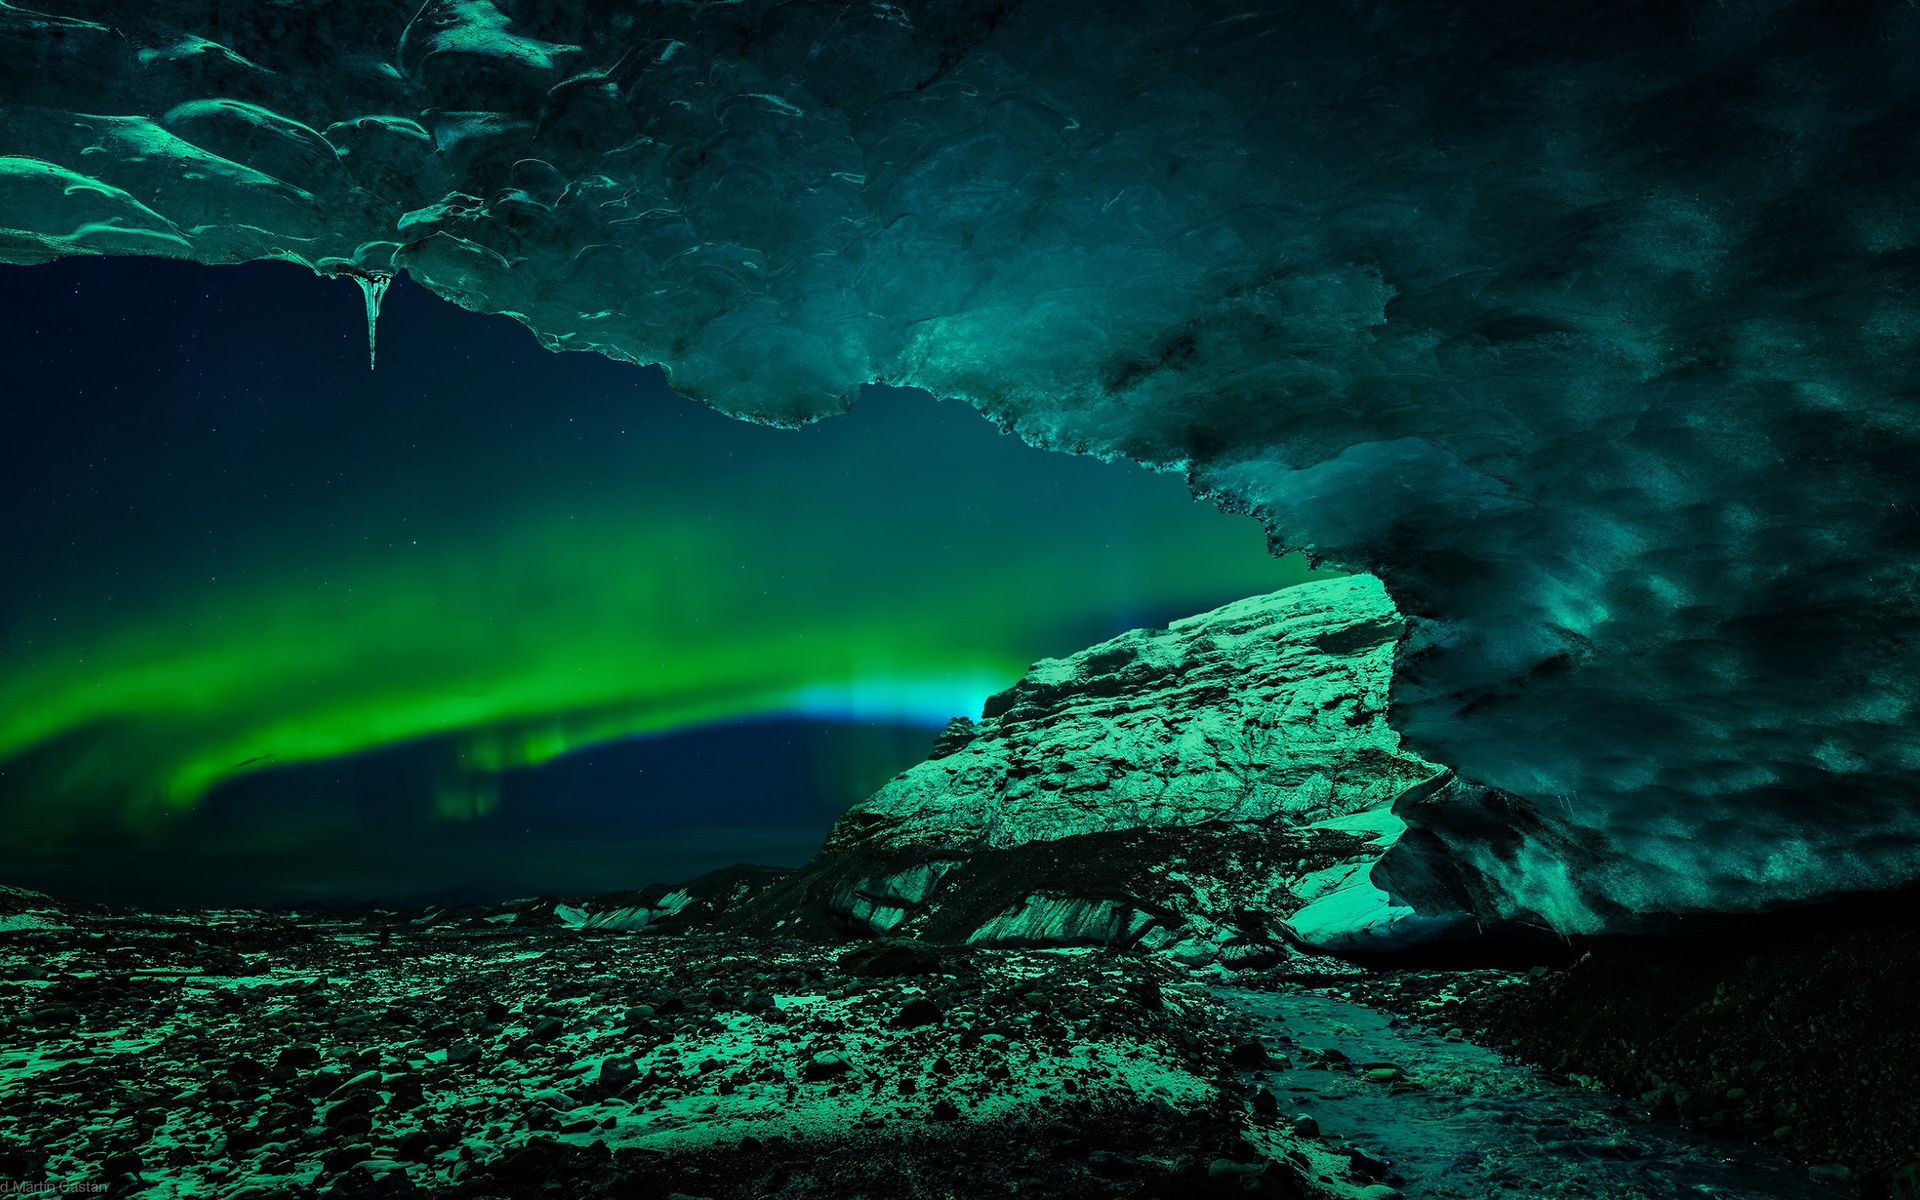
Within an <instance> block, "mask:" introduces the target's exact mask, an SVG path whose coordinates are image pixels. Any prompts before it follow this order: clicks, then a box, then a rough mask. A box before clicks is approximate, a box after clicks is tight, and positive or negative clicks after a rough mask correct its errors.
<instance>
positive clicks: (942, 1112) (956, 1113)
mask: <svg viewBox="0 0 1920 1200" xmlns="http://www.w3.org/2000/svg"><path fill="white" fill-rule="evenodd" d="M959 1117H960V1110H959V1109H958V1108H955V1107H954V1104H953V1101H951V1100H949V1099H947V1098H946V1097H945V1096H942V1097H941V1098H940V1099H938V1100H935V1101H934V1102H933V1119H934V1120H936V1121H953V1120H958V1119H959Z"/></svg>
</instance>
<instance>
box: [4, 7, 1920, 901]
mask: <svg viewBox="0 0 1920 1200" xmlns="http://www.w3.org/2000/svg"><path fill="white" fill-rule="evenodd" d="M0 41H3V42H4V47H3V48H0V54H4V61H5V62H6V63H7V64H8V66H7V69H6V70H5V71H3V72H0V95H3V96H4V111H0V129H4V131H5V137H4V141H0V149H3V150H4V151H5V156H4V157H0V225H4V226H5V227H6V228H5V230H4V231H3V232H0V257H4V258H5V259H7V260H10V261H14V262H34V261H41V260H45V259H48V258H52V257H56V256H60V255H66V254H77V253H110V254H162V255H174V256H181V257H192V258H196V259H200V260H202V261H206V262H229V261H238V260H245V259H254V258H263V257H272V258H285V259H292V260H295V261H299V262H304V263H307V264H310V265H312V266H314V267H315V268H317V269H319V270H321V271H323V272H358V273H361V274H363V275H365V276H367V277H370V278H373V277H378V276H381V275H384V274H386V273H389V272H393V271H397V270H404V271H405V272H407V274H408V275H409V276H410V277H412V278H414V279H416V280H419V281H420V282H422V283H424V284H426V285H427V286H428V287H430V288H432V289H434V290H435V291H438V292H440V293H441V294H443V295H446V296H449V297H452V298H454V299H456V300H458V301H459V302H460V303H462V304H465V305H467V306H469V307H472V308H476V309H481V310H485V311H494V312H508V313H511V314H514V315H515V316H517V317H519V318H520V319H521V320H523V321H524V322H526V323H527V324H528V325H530V326H531V327H533V328H534V329H535V330H536V331H537V332H538V333H539V334H540V336H541V337H542V338H543V340H545V341H546V342H547V344H549V345H551V346H552V347H554V348H562V349H581V350H598V351H601V352H603V353H605V354H609V355H612V356H615V357H620V358H627V359H632V360H635V361H639V362H652V361H660V362H662V363H664V364H665V365H666V367H667V369H668V370H669V372H670V374H671V378H672V381H673V383H674V386H675V387H676V388H678V389H680V390H682V391H684V392H685V393H687V394H688V395H692V396H695V397H698V398H700V399H704V400H706V401H708V402H710V403H712V404H713V405H715V406H716V407H718V408H720V409H722V410H724V411H727V412H730V413H734V414H738V415H741V416H747V417H752V418H755V419H759V420H764V421H770V422H776V423H800V422H805V421H808V420H810V419H813V418H815V417H818V416H821V415H823V414H827V413H832V412H836V411H839V410H841V409H843V408H844V407H846V406H847V405H848V404H849V403H850V402H851V401H852V399H853V397H854V396H855V394H856V390H857V388H858V387H859V385H861V384H862V383H864V382H868V381H876V380H877V381H886V382H895V383H904V384H916V385H920V386H923V387H926V388H929V389H931V390H933V391H934V392H936V393H937V394H940V395H944V396H953V397H960V398H964V399H966V400H967V401H969V402H971V403H972V404H973V405H975V406H976V407H977V408H979V409H980V410H981V411H982V412H984V413H985V414H987V415H988V416H990V417H991V418H993V419H994V420H996V421H998V422H1000V423H1002V424H1003V425H1007V426H1010V427H1012V428H1015V429H1017V430H1018V431H1019V432H1020V433H1021V434H1022V435H1023V436H1025V437H1026V438H1028V439H1029V440H1031V441H1034V442H1036V443H1039V444H1044V445H1048V446H1053V447H1058V448H1062V449H1068V450H1075V451H1085V452H1092V453H1098V454H1103V455H1125V456H1128V457H1131V458H1134V459H1137V460H1140V461H1142V462H1146V463H1150V464H1155V465H1162V466H1174V465H1177V466H1181V467H1184V468H1185V469H1186V470H1187V471H1188V472H1189V474H1190V477H1191V481H1192V483H1193V485H1194V487H1195V488H1196V489H1197V490H1199V491H1201V492H1203V493H1206V494H1209V495H1211V496H1213V497H1215V498H1216V499H1217V500H1218V501H1219V502H1220V503H1222V504H1223V505H1226V506H1228V507H1233V508H1240V509H1245V510H1249V511H1254V512H1256V513H1258V514H1259V515H1260V516H1261V517H1262V519H1263V520H1264V521H1265V522H1266V524H1267V527H1268V529H1269V531H1270V533H1271V536H1272V539H1273V541H1274V542H1275V544H1276V545H1281V546H1287V547H1311V548H1312V549H1313V550H1314V551H1315V553H1316V554H1317V555H1318V556H1320V557H1321V558H1322V559H1324V560H1327V561H1329V562H1333V563H1337V564H1340V565H1343V566H1349V567H1356V568H1365V569H1370V570H1373V571H1375V572H1377V573H1378V574H1379V575H1380V576H1381V577H1382V578H1384V579H1385V580H1386V582H1387V583H1388V585H1389V586H1390V588H1391V589H1392V590H1393V592H1394V594H1395V596H1396V597H1397V599H1398V601H1399V603H1400V604H1401V606H1402V608H1403V609H1404V610H1405V611H1407V612H1408V613H1409V614H1411V615H1413V616H1414V617H1415V618H1416V619H1417V620H1418V631H1417V633H1416V634H1415V636H1414V637H1413V639H1412V640H1411V641H1410V642H1409V643H1408V644H1407V645H1406V646H1405V647H1404V648H1403V652H1402V658H1401V665H1400V668H1399V678H1398V685H1397V692H1396V704H1397V709H1396V717H1395V720H1396V722H1397V723H1398V724H1399V726H1400V727H1401V728H1402V729H1403V730H1404V731H1405V732H1406V733H1407V734H1408V735H1409V737H1410V738H1411V740H1412V744H1413V745H1414V746H1415V747H1417V749H1418V750H1419V752H1420V753H1422V754H1424V755H1426V756H1427V757H1429V758H1431V759H1433V760H1435V761H1439V762H1444V763H1447V764H1449V765H1450V766H1451V767H1453V768H1454V769H1455V770H1456V771H1458V772H1459V773H1460V774H1461V776H1462V777H1463V778H1465V779H1468V780H1471V781H1473V783H1474V784H1475V785H1476V787H1478V788H1482V789H1485V790H1484V793H1483V798H1482V799H1481V800H1480V801H1477V802H1475V801H1468V800H1464V799H1461V798H1460V796H1459V795H1455V796H1453V798H1452V799H1451V800H1450V801H1449V802H1448V803H1447V804H1445V805H1440V804H1435V805H1429V806H1426V807H1425V808H1423V809H1422V810H1421V811H1420V812H1418V813H1417V814H1415V820H1414V824H1415V829H1414V832H1413V834H1412V835H1410V837H1409V840H1408V841H1407V842H1405V843H1404V844H1403V846H1402V847H1401V848H1400V849H1399V850H1396V852H1395V854H1394V855H1393V856H1390V858H1389V860H1388V864H1387V866H1386V867H1383V868H1382V871H1383V872H1384V873H1385V875H1386V876H1387V877H1390V878H1392V879H1393V880H1394V882H1395V884H1396V886H1398V887H1399V888H1400V889H1401V890H1402V891H1403V892H1405V893H1407V894H1409V895H1413V896H1416V898H1420V899H1422V902H1423V903H1426V904H1429V905H1439V904H1444V903H1460V904H1465V905H1468V906H1470V907H1473V908H1474V909H1475V910H1476V911H1478V912H1480V913H1481V914H1483V915H1501V916H1519V917H1522V918H1524V919H1528V920H1538V921H1543V922H1545V923H1548V924H1552V925H1554V926H1556V927H1558V928H1561V929H1565V930H1582V929H1598V928H1609V927H1623V926H1625V925H1628V924H1631V923H1632V914H1636V913H1646V912H1659V911H1684V910H1690V909H1702V908H1705V909H1726V908H1742V907H1749V906H1754V905H1762V904H1769V903H1775V902H1781V901H1787V900H1792V899H1796V898H1802V897H1808V896H1815V895H1820V894H1825V893H1830V892H1834V891H1840V890H1847V889H1852V888H1859V887H1869V886H1879V885H1884V884H1887V883H1891V882H1896V881H1905V880H1911V879H1913V878H1914V877H1915V876H1916V874H1920V804H1916V801H1915V799H1914V796H1915V792H1914V787H1915V784H1916V782H1917V779H1916V775H1917V774H1920V753H1917V751H1920V746H1917V745H1916V739H1915V737H1914V734H1913V715H1914V714H1913V711H1912V709H1913V697H1914V690H1913V684H1912V678H1913V675H1914V671H1915V667H1916V665H1917V664H1916V657H1920V655H1916V650H1915V648H1914V645H1913V643H1912V638H1913V636H1914V634H1915V632H1916V615H1917V614H1916V608H1915V602H1914V598H1913V588H1914V582H1915V580H1914V576H1915V567H1916V554H1915V548H1916V541H1920V495H1917V494H1916V493H1917V492H1920V487H1916V480H1917V479H1920V475H1917V474H1916V472H1915V470H1914V468H1913V462H1914V456H1915V452H1916V450H1920V446H1917V445H1916V442H1920V437H1916V433H1917V432H1920V430H1917V428H1916V419H1915V411H1914V405H1915V385H1916V363H1920V358H1917V357H1916V354H1915V349H1916V346H1915V343H1916V339H1920V305H1917V304H1916V290H1915V283H1916V279H1915V270H1916V264H1917V263H1920V206H1917V205H1916V200H1917V199H1920V195H1916V184H1917V183H1920V170H1917V169H1916V166H1915V163H1916V162H1917V161H1920V159H1917V158H1916V153H1915V152H1916V150H1917V149H1920V146H1916V139H1920V106H1917V105H1916V99H1917V98H1920V69H1917V68H1920V61H1917V60H1920V9H1916V8H1914V7H1913V6H1911V5H1907V4H1898V3H1890V2H1889V3H1880V4H1871V3H1862V4H1856V5H1844V6H1835V5H1823V4H1817V3H1799V4H1794V3H1769V2H1766V0H1745V2H1737V0H1736V2H1723V0H1710V2H1709V0H1702V2H1695V3H1677V2H1673V0H1661V2H1659V3H1638V4H1619V3H1614V4H1527V3H1455V4H1432V3H1391V2H1379V3H1328V4H1298V5H1296V4H1289V5H1271V6H1259V7H1256V8H1254V9H1252V10H1249V9H1248V8H1247V6H1244V5H1223V4H1214V3H1209V2H1206V0H1191V2H1188V3H1169V2H1166V0H1142V2H1129V0H1115V2H1109V3H1100V4H1092V3H1081V2H1074V0H1027V2H1025V3H1019V2H1008V0H995V2H991V3H989V2H985V0H981V2H975V3H966V2H959V3H929V4H916V5H909V6H894V5H888V4H879V3H873V4H864V5H861V4H831V3H814V4H806V3H778V2H773V0H745V2H740V3H710V4H703V3H677V4H668V3H659V4H640V3H614V2H612V0H427V2H426V3H425V4H419V3H418V2H417V0H357V2H353V3H320V2H318V0H251V2H245V0H224V2H223V0H64V2H63V0H37V2H36V3H35V4H34V6H33V7H32V8H28V7H26V6H23V5H20V4H14V3H0Z"/></svg>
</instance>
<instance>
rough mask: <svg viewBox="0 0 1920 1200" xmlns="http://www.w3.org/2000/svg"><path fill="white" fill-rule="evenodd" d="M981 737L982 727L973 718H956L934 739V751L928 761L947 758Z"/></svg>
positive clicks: (928, 756)
mask: <svg viewBox="0 0 1920 1200" xmlns="http://www.w3.org/2000/svg"><path fill="white" fill-rule="evenodd" d="M979 736H980V727H979V726H977V725H975V724H974V723H973V718H971V717H955V718H954V719H953V720H951V721H948V722H947V727H946V728H945V729H943V730H941V731H940V735H939V736H938V737H936V738H934V739H933V750H932V752H931V753H929V754H928V755H927V761H929V762H931V761H933V760H934V759H937V758H945V757H947V756H948V755H949V754H952V753H954V752H955V751H957V750H960V749H961V748H963V747H965V746H966V744H967V743H968V742H971V741H972V740H973V739H974V738H976V737H979Z"/></svg>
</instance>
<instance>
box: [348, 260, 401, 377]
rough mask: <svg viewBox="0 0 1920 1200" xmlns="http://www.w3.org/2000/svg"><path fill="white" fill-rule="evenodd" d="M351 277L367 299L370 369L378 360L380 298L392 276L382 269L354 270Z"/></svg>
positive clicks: (391, 280) (391, 281)
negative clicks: (377, 337) (377, 338)
mask: <svg viewBox="0 0 1920 1200" xmlns="http://www.w3.org/2000/svg"><path fill="white" fill-rule="evenodd" d="M353 278H354V280H355V282H357V283H358V284H359V285H360V293H361V295H363V296H365V297H366V300H367V370H369V371H371V370H373V369H374V365H375V363H376V362H377V361H378V357H377V351H376V347H377V340H376V335H377V334H378V332H379V325H380V298H381V297H382V296H384V295H386V294H387V287H388V285H390V284H392V283H393V276H392V275H391V274H388V273H386V272H383V271H356V272H354V275H353Z"/></svg>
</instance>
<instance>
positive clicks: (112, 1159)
mask: <svg viewBox="0 0 1920 1200" xmlns="http://www.w3.org/2000/svg"><path fill="white" fill-rule="evenodd" d="M144 1165H145V1164H144V1163H142V1162H141V1160H140V1156H139V1155H138V1154H135V1153H133V1152H132V1151H123V1152H121V1153H119V1154H114V1155H109V1156H108V1157H107V1160H106V1161H105V1162H103V1163H101V1164H100V1169H101V1170H102V1171H104V1172H106V1173H107V1174H108V1175H138V1174H139V1173H140V1171H141V1168H142V1167H143V1166H144Z"/></svg>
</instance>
